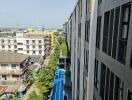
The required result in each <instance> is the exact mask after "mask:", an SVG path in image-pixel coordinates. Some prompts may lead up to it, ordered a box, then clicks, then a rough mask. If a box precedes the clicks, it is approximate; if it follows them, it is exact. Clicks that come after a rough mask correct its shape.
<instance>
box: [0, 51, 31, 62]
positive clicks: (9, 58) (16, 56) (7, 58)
mask: <svg viewBox="0 0 132 100" xmlns="http://www.w3.org/2000/svg"><path fill="white" fill-rule="evenodd" d="M28 57H29V56H28V55H25V54H21V53H13V52H0V63H1V64H4V63H16V64H20V63H21V62H23V61H24V60H25V59H26V58H28Z"/></svg>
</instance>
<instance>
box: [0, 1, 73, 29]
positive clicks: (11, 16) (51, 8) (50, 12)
mask: <svg viewBox="0 0 132 100" xmlns="http://www.w3.org/2000/svg"><path fill="white" fill-rule="evenodd" d="M75 3H76V0H1V1H0V27H2V28H5V27H8V28H18V27H20V28H27V27H34V28H40V27H45V28H62V25H63V23H64V22H65V21H66V20H67V19H68V17H69V16H70V14H71V13H72V11H73V8H74V6H75Z"/></svg>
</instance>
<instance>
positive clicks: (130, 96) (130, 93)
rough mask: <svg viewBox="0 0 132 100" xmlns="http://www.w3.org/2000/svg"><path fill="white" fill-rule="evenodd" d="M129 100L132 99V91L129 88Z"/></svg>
mask: <svg viewBox="0 0 132 100" xmlns="http://www.w3.org/2000/svg"><path fill="white" fill-rule="evenodd" d="M127 100H132V92H131V91H130V90H128V96H127Z"/></svg>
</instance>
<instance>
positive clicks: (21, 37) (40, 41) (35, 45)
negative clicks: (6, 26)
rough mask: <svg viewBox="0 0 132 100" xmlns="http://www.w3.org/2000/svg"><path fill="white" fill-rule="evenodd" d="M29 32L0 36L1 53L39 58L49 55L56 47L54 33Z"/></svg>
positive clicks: (29, 30)
mask: <svg viewBox="0 0 132 100" xmlns="http://www.w3.org/2000/svg"><path fill="white" fill-rule="evenodd" d="M27 31H28V32H26V31H17V32H16V34H15V35H13V36H10V35H11V34H7V33H6V32H5V33H4V36H3V35H1V36H0V51H8V52H17V53H23V54H28V55H39V56H44V55H45V53H48V54H49V53H50V51H51V49H52V47H53V45H54V34H53V33H54V32H37V31H34V30H31V29H28V30H27ZM0 34H1V33H0ZM2 34H3V33H2ZM5 34H6V36H5Z"/></svg>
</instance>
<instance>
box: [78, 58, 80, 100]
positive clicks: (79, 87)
mask: <svg viewBox="0 0 132 100" xmlns="http://www.w3.org/2000/svg"><path fill="white" fill-rule="evenodd" d="M77 73H78V77H77V87H78V88H77V100H79V93H80V60H79V59H78V66H77Z"/></svg>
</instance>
